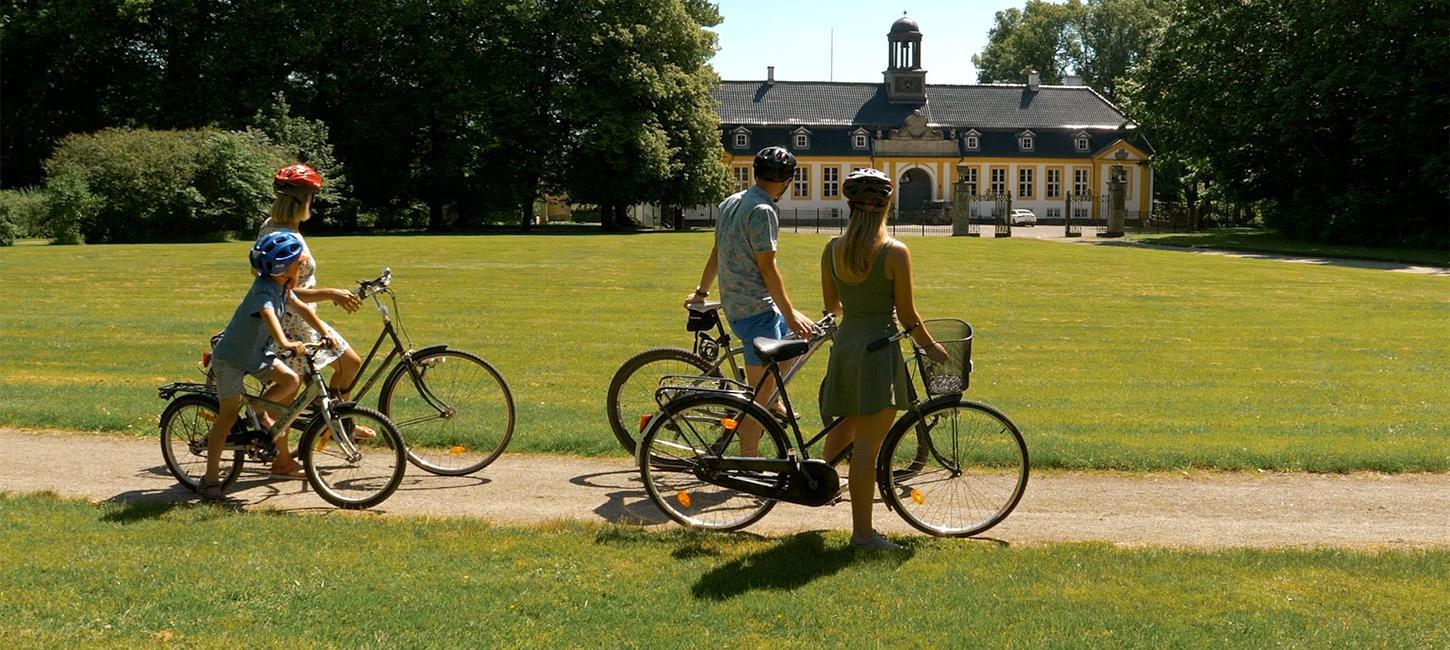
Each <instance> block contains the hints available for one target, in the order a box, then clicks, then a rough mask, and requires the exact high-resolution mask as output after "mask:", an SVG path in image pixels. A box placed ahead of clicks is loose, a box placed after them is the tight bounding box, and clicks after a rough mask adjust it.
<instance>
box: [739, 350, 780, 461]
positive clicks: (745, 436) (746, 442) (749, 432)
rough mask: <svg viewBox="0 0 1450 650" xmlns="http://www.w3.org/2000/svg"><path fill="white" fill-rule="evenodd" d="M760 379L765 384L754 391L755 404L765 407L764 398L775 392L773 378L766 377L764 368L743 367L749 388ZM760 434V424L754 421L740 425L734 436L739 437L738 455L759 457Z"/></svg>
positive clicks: (747, 421)
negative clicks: (762, 379) (763, 379)
mask: <svg viewBox="0 0 1450 650" xmlns="http://www.w3.org/2000/svg"><path fill="white" fill-rule="evenodd" d="M761 378H766V379H765V383H764V384H761V385H760V390H757V391H755V403H756V404H760V405H761V406H766V404H765V401H764V400H765V397H766V396H767V395H769V394H770V393H772V392H775V391H774V389H775V378H773V377H767V376H766V372H765V366H745V382H746V383H748V384H750V385H751V386H755V385H757V384H759V383H760V380H761ZM760 433H761V424H760V423H759V422H756V421H755V420H753V419H751V420H746V421H745V422H743V423H741V425H740V429H739V430H738V431H736V434H737V435H739V436H740V455H741V456H759V455H760Z"/></svg>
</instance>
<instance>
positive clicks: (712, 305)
mask: <svg viewBox="0 0 1450 650" xmlns="http://www.w3.org/2000/svg"><path fill="white" fill-rule="evenodd" d="M685 308H686V310H687V311H688V313H689V317H688V319H687V320H686V321H685V329H686V330H687V331H689V332H691V333H692V334H693V335H694V337H695V341H694V347H693V349H691V350H686V349H684V348H670V347H662V348H650V349H648V350H645V351H643V352H640V353H639V354H636V355H634V356H632V357H630V358H629V360H627V361H625V362H624V363H623V364H622V365H620V366H619V370H617V371H615V373H614V377H613V378H611V379H610V380H609V391H608V392H607V393H606V394H605V397H604V406H605V410H606V411H607V412H608V415H609V428H610V429H611V430H612V431H614V437H615V438H616V439H617V440H619V446H621V447H623V448H624V450H625V451H627V452H629V454H630V455H631V456H632V455H634V452H635V436H637V435H639V433H640V429H641V428H643V427H642V426H641V425H640V421H641V419H642V418H645V417H648V416H650V415H653V414H654V412H655V411H657V410H659V405H658V404H656V403H655V391H656V390H658V389H659V387H660V378H661V377H667V376H684V375H701V376H715V377H723V378H726V379H733V380H735V381H736V382H739V383H742V384H743V383H745V357H744V354H745V350H744V349H743V348H741V347H740V346H738V345H735V344H734V342H733V341H732V338H731V336H730V333H729V332H727V331H725V324H724V323H723V322H721V318H720V303H719V302H715V301H710V302H702V303H697V304H690V305H687V306H686V307H685ZM711 330H713V331H714V332H713V333H711Z"/></svg>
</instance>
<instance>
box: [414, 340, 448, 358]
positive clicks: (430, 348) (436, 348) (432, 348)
mask: <svg viewBox="0 0 1450 650" xmlns="http://www.w3.org/2000/svg"><path fill="white" fill-rule="evenodd" d="M447 349H448V344H447V343H439V344H437V345H429V346H425V347H421V348H418V349H417V350H413V353H412V354H413V356H415V357H417V356H421V355H424V354H432V353H434V352H439V351H442V350H447Z"/></svg>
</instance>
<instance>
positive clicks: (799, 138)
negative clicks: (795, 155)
mask: <svg viewBox="0 0 1450 650" xmlns="http://www.w3.org/2000/svg"><path fill="white" fill-rule="evenodd" d="M790 140H791V146H792V147H794V148H796V149H810V148H811V132H810V131H808V130H806V127H801V128H799V129H796V130H794V131H791V139H790Z"/></svg>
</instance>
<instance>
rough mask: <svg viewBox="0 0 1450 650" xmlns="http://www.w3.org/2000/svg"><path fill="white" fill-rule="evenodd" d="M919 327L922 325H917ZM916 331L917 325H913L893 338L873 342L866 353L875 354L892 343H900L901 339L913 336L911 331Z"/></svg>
mask: <svg viewBox="0 0 1450 650" xmlns="http://www.w3.org/2000/svg"><path fill="white" fill-rule="evenodd" d="M917 325H920V323H917ZM914 329H916V325H912V326H911V327H908V328H906V329H904V330H901V331H900V332H897V333H895V334H892V335H891V336H888V337H886V338H884V339H878V340H875V341H872V342H871V343H869V344H867V345H866V351H867V352H875V351H877V350H880V349H881V348H884V347H886V346H888V345H891V344H892V343H895V342H897V341H900V340H901V339H904V338H906V337H907V336H909V335H911V330H914Z"/></svg>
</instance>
